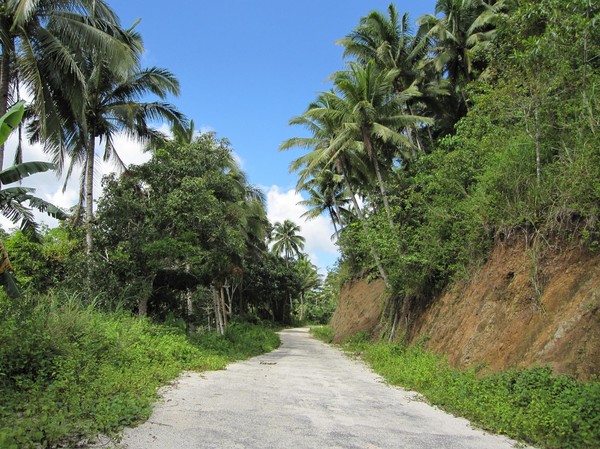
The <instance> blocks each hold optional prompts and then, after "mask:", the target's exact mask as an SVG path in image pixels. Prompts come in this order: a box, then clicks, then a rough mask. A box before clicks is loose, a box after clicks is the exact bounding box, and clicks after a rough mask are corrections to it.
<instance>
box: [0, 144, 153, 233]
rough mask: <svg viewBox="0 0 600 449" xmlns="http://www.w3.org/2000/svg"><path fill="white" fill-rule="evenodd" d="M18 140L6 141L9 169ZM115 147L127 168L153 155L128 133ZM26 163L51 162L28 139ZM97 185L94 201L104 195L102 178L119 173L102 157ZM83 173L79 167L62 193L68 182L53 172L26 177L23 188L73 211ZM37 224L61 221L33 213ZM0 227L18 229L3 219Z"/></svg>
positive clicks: (101, 150) (50, 224) (99, 147)
mask: <svg viewBox="0 0 600 449" xmlns="http://www.w3.org/2000/svg"><path fill="white" fill-rule="evenodd" d="M17 143H18V137H17V134H16V133H13V134H12V135H11V136H10V138H9V139H8V141H7V142H6V153H5V157H4V167H9V166H11V165H12V164H13V159H14V154H15V151H16V148H17ZM114 146H115V148H116V150H117V152H118V153H119V155H120V156H121V159H122V160H123V162H124V163H125V165H130V164H143V163H144V162H147V161H148V160H150V157H151V155H150V153H144V151H143V148H144V145H143V144H142V143H140V142H137V141H136V140H134V139H131V138H130V137H128V136H127V135H126V134H125V133H120V134H117V135H116V136H115V138H114ZM96 149H97V151H96V154H97V155H98V154H99V155H101V154H102V152H103V150H104V142H97V145H96ZM23 160H24V161H50V157H49V155H48V154H46V153H44V150H43V147H42V145H39V144H35V145H30V144H29V143H27V142H26V141H25V140H24V141H23ZM68 164H69V162H68V161H67V162H66V163H65V170H66V167H68ZM95 167H96V170H95V183H94V184H95V185H94V198H96V199H97V198H98V197H99V196H100V194H101V191H100V189H101V183H100V181H101V180H102V177H103V176H104V175H106V174H109V173H111V172H115V171H117V168H116V166H115V164H114V163H113V162H110V161H108V162H104V161H103V160H102V158H101V156H98V158H97V159H96V164H95ZM80 174H81V168H80V167H78V168H77V169H75V170H74V171H73V173H72V174H71V178H70V180H69V181H68V183H67V186H66V189H65V191H64V192H63V191H62V189H63V184H64V182H65V176H64V174H63V176H61V177H60V178H58V177H57V176H56V174H55V173H54V172H45V173H39V174H35V175H32V176H29V177H27V178H26V179H25V180H24V181H23V186H25V187H32V188H34V189H35V190H36V191H35V193H34V194H35V195H36V196H38V197H40V198H42V199H44V200H46V201H49V202H51V203H52V204H55V205H56V206H59V207H61V208H63V209H70V208H71V207H73V206H74V205H75V204H76V203H77V200H78V197H79V179H80ZM34 215H35V218H36V221H37V222H38V223H45V224H47V225H48V226H50V227H54V226H56V225H57V224H58V222H57V221H56V220H55V219H53V218H51V217H49V216H48V215H46V214H43V213H39V212H37V211H34ZM0 225H1V226H2V227H3V228H4V229H6V230H9V229H12V228H15V225H13V224H12V223H11V222H10V221H8V220H6V219H5V218H4V217H0Z"/></svg>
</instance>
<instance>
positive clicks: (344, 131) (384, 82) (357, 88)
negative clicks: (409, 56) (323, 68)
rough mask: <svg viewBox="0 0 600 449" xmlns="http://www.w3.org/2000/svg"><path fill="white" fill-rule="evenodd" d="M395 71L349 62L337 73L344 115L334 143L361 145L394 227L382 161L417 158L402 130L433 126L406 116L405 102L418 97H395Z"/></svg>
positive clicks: (410, 93) (423, 119) (411, 93)
mask: <svg viewBox="0 0 600 449" xmlns="http://www.w3.org/2000/svg"><path fill="white" fill-rule="evenodd" d="M395 77H396V71H395V70H390V71H387V70H383V71H382V70H378V69H377V67H376V66H375V63H374V62H373V61H369V62H367V64H365V65H362V64H359V63H350V65H349V70H347V71H343V72H338V73H337V74H336V75H335V78H334V83H335V87H336V90H337V92H338V93H331V94H330V95H334V96H336V97H337V98H336V100H335V102H334V103H335V104H337V105H338V106H337V107H338V110H339V111H341V113H342V120H341V121H342V127H341V129H340V131H339V132H338V134H337V135H336V137H335V139H334V140H333V141H332V142H331V145H330V147H331V148H332V149H336V148H344V147H348V146H350V145H352V144H353V143H355V142H360V143H361V145H362V149H363V151H364V153H365V154H366V156H367V157H368V160H369V161H370V164H371V166H372V167H373V170H374V173H375V176H376V184H377V186H378V187H379V191H380V193H381V197H382V199H383V203H384V207H385V210H386V213H387V216H388V219H389V221H390V224H391V226H392V227H393V226H394V221H393V216H392V212H391V208H390V205H389V201H388V195H387V192H386V188H385V183H384V179H383V174H382V169H381V162H380V161H381V160H382V159H383V158H384V157H385V158H386V159H387V162H388V163H389V162H391V161H390V158H391V157H398V156H400V157H401V158H402V159H404V160H409V159H411V158H413V157H414V155H415V150H416V147H415V146H414V145H413V144H412V143H411V142H410V140H409V138H408V137H407V136H406V134H404V133H402V132H401V131H400V130H402V129H404V128H405V127H406V126H411V127H414V126H417V125H418V124H419V123H430V122H431V120H430V119H429V118H426V117H421V116H413V115H408V114H405V113H403V111H402V103H403V102H404V101H405V100H406V98H408V97H410V96H418V91H417V90H416V89H413V88H411V89H409V90H407V91H405V92H404V94H403V96H400V95H399V94H392V82H393V80H394V79H395Z"/></svg>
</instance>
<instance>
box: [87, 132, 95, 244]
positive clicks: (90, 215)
mask: <svg viewBox="0 0 600 449" xmlns="http://www.w3.org/2000/svg"><path fill="white" fill-rule="evenodd" d="M91 127H92V129H93V124H91ZM95 150H96V148H95V138H94V133H93V132H90V141H89V142H88V149H87V155H86V168H85V252H86V254H87V255H88V256H90V255H91V254H92V250H93V249H94V240H93V236H92V225H93V221H94V159H95V156H96V151H95Z"/></svg>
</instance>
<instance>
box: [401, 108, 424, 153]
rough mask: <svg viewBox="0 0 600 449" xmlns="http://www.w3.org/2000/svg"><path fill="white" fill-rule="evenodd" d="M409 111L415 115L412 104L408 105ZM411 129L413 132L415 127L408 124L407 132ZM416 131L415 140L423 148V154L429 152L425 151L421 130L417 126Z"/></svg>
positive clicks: (420, 148)
mask: <svg viewBox="0 0 600 449" xmlns="http://www.w3.org/2000/svg"><path fill="white" fill-rule="evenodd" d="M408 112H409V113H410V115H413V116H414V115H415V114H414V113H413V109H412V106H410V105H408ZM409 130H410V132H411V133H412V131H413V129H412V127H411V126H407V128H406V132H407V134H408V132H409ZM414 132H415V141H416V142H417V147H418V148H419V150H421V152H422V153H423V154H427V151H425V146H424V145H423V142H422V140H421V136H420V135H419V130H418V129H417V128H416V127H415V129H414Z"/></svg>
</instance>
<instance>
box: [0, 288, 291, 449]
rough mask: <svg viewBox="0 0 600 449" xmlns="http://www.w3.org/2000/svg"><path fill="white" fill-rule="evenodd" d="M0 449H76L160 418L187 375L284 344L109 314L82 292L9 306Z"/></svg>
mask: <svg viewBox="0 0 600 449" xmlns="http://www.w3.org/2000/svg"><path fill="white" fill-rule="evenodd" d="M0 342H1V344H0V448H2V449H27V448H52V447H71V446H70V445H72V444H75V443H76V442H78V441H82V440H85V439H89V438H92V439H93V438H94V437H95V436H96V435H98V434H100V433H103V434H108V435H111V434H114V433H116V432H117V431H118V430H120V429H122V428H123V427H124V426H127V425H130V424H133V423H135V422H139V421H140V420H143V419H145V418H147V417H148V416H149V415H150V412H151V409H152V403H153V402H154V401H155V400H156V398H157V389H158V387H159V386H161V385H163V384H165V383H166V382H168V381H169V380H172V379H174V378H175V377H177V376H178V375H179V374H180V372H181V371H182V370H198V371H201V370H216V369H223V368H224V367H225V366H226V365H227V364H228V363H229V362H232V361H234V360H240V359H244V358H248V357H251V356H254V355H257V354H260V353H263V352H267V351H270V350H272V349H275V348H276V347H277V346H279V337H278V336H277V335H276V334H275V332H274V331H272V330H270V329H266V328H263V327H260V326H257V325H251V324H246V323H234V324H232V325H231V326H230V327H229V329H228V330H227V333H226V335H225V336H219V335H216V334H214V333H199V334H195V335H192V336H191V337H189V338H188V337H186V335H185V333H184V332H183V331H182V330H181V329H178V328H174V327H168V326H160V325H156V324H152V323H151V322H150V321H148V320H146V319H140V318H134V317H132V316H130V315H128V314H125V313H103V312H99V311H96V310H95V309H94V307H93V306H89V307H86V306H84V305H82V304H81V302H80V300H79V299H78V298H77V297H76V296H70V297H59V296H54V297H45V298H37V299H34V300H31V299H30V300H28V301H22V300H20V302H19V303H10V302H1V303H0Z"/></svg>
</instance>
